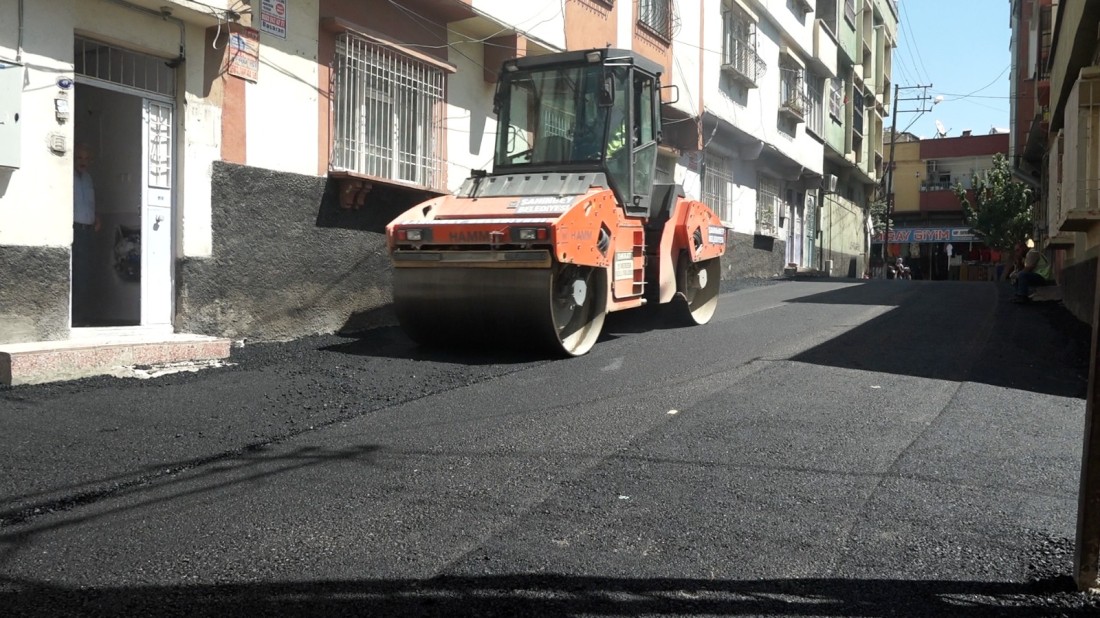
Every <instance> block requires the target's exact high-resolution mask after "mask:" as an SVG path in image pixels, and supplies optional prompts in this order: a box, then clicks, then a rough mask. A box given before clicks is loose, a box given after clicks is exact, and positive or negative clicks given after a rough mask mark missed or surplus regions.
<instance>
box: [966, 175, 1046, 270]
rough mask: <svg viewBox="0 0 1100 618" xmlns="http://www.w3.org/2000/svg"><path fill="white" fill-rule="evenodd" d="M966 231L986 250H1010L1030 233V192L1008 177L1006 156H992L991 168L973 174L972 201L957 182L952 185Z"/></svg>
mask: <svg viewBox="0 0 1100 618" xmlns="http://www.w3.org/2000/svg"><path fill="white" fill-rule="evenodd" d="M953 191H954V192H955V196H956V197H958V198H959V202H960V203H961V204H962V211H963V221H965V222H966V224H967V225H968V226H970V233H972V234H974V235H975V236H977V237H978V238H981V240H982V242H983V243H985V244H986V246H988V247H989V248H990V249H995V250H998V251H1004V252H1011V251H1012V250H1013V249H1015V248H1016V246H1017V245H1018V244H1019V243H1023V242H1026V241H1027V238H1028V237H1029V236H1031V234H1032V228H1033V226H1034V223H1033V221H1032V207H1031V202H1032V193H1031V189H1029V188H1028V186H1027V185H1025V184H1024V183H1022V182H1019V181H1017V180H1015V179H1014V178H1013V176H1012V168H1011V167H1009V165H1008V157H1006V156H1005V155H1003V154H1001V153H998V154H995V155H993V167H992V168H990V169H989V170H988V171H986V172H983V173H981V174H975V175H974V190H973V198H974V202H973V203H971V202H970V195H969V194H968V192H967V190H966V189H964V188H963V187H962V185H961V184H958V183H956V184H955V187H954V188H953Z"/></svg>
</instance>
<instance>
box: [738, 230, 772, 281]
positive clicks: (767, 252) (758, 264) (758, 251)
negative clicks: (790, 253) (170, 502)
mask: <svg viewBox="0 0 1100 618" xmlns="http://www.w3.org/2000/svg"><path fill="white" fill-rule="evenodd" d="M786 252H787V243H786V241H783V240H778V239H775V238H772V237H770V236H753V235H750V234H741V233H739V232H734V231H728V232H727V233H726V254H725V255H724V256H723V257H722V278H723V279H746V278H753V279H759V278H768V277H774V276H776V275H781V274H783V267H784V266H785V265H786V255H787V253H786Z"/></svg>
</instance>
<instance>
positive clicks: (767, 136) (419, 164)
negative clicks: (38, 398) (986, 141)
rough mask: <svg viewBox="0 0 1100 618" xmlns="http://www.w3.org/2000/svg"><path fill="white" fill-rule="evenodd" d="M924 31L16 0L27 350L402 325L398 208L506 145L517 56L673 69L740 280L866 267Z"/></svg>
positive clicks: (12, 315) (874, 17)
mask: <svg viewBox="0 0 1100 618" xmlns="http://www.w3.org/2000/svg"><path fill="white" fill-rule="evenodd" d="M896 24H897V11H896V6H894V3H893V2H892V1H890V0H858V1H856V0H818V1H817V2H813V1H809V0H794V1H791V0H703V1H702V2H699V3H684V2H673V1H672V0H634V1H619V2H612V1H610V0H565V1H564V2H562V3H540V4H537V5H534V4H524V3H515V2H505V1H502V0H401V1H400V2H398V1H396V0H295V1H293V2H291V1H286V0H262V1H261V0H253V1H251V2H248V3H242V2H239V1H235V0H233V1H231V0H206V1H204V2H201V3H199V2H192V1H191V0H155V1H154V0H55V1H51V2H29V1H26V0H0V79H2V80H3V82H2V83H0V86H3V87H0V92H2V93H3V94H0V104H2V106H0V132H2V133H0V145H2V146H0V343H10V342H23V341H40V340H57V339H65V338H68V337H70V336H72V335H73V333H74V332H75V331H76V330H78V329H82V328H116V329H128V332H130V331H132V332H138V333H141V332H148V333H155V332H172V331H175V332H192V333H200V334H211V335H219V336H226V337H232V338H235V339H255V340H278V339H288V338H293V337H299V336H303V335H309V334H314V333H325V332H334V331H339V330H341V329H358V328H362V327H369V326H371V325H376V324H383V323H388V322H390V321H391V319H392V318H391V314H390V312H391V309H390V291H389V290H390V264H389V259H388V256H387V253H386V247H385V238H384V233H383V232H384V226H385V224H386V223H388V222H389V221H390V220H391V219H392V218H393V217H394V216H396V215H397V214H398V213H400V212H402V211H403V210H405V209H407V208H409V207H411V206H412V205H414V204H416V203H417V202H419V201H421V200H423V199H425V198H426V197H429V196H432V195H437V194H440V193H444V192H448V191H451V190H454V189H455V188H457V186H458V185H459V184H460V183H461V182H462V180H463V179H465V178H466V177H467V176H468V175H469V174H470V172H471V170H477V169H483V168H485V167H487V166H488V165H490V163H491V160H492V149H493V143H494V135H495V132H496V122H495V119H494V117H493V115H492V113H491V109H492V98H493V92H494V88H495V81H496V73H497V70H498V67H499V66H500V64H501V62H502V61H503V60H505V59H507V58H511V57H516V56H523V55H533V54H543V53H548V52H553V51H557V50H565V49H584V48H593V47H607V46H612V47H618V48H626V49H632V50H634V51H637V52H638V53H640V54H642V55H644V56H646V57H648V58H650V59H652V60H654V61H655V62H657V63H659V64H660V65H661V66H663V67H664V69H665V74H664V75H663V76H662V81H663V82H664V83H665V84H666V85H668V86H672V87H670V88H668V89H667V90H666V94H667V96H666V97H665V100H666V102H667V105H666V106H665V110H664V115H665V117H664V121H665V122H664V130H663V144H662V147H661V152H660V160H659V176H660V179H661V180H672V179H674V180H676V181H677V182H680V183H681V184H682V185H683V186H684V187H685V190H686V191H687V193H688V194H689V195H691V196H693V197H702V198H705V199H706V200H708V201H709V202H710V203H711V205H712V206H713V207H714V208H715V210H716V211H718V212H719V213H720V215H721V216H722V218H723V221H725V222H726V224H727V225H728V227H729V229H730V230H732V234H731V239H732V242H731V243H730V248H729V250H728V251H729V254H728V255H727V259H725V260H724V262H725V264H726V269H727V271H726V273H725V276H727V277H745V276H757V277H768V276H773V275H776V274H779V273H781V272H783V270H784V269H786V268H792V267H793V268H800V267H801V268H809V267H816V268H822V267H826V269H827V270H828V271H829V272H830V274H839V275H852V276H858V274H860V273H861V272H862V271H863V268H864V262H865V260H866V256H867V250H868V243H869V240H868V235H867V219H868V216H867V204H868V201H869V199H870V198H871V196H872V194H873V191H874V187H875V183H876V182H877V179H878V177H879V175H880V173H881V159H882V155H881V152H882V144H881V138H882V124H883V122H882V121H883V114H884V110H887V109H888V108H889V99H888V96H889V90H890V88H889V85H890V77H889V74H890V49H891V48H892V47H893V41H894V31H895V29H896ZM80 152H88V153H90V155H91V158H92V163H91V165H90V169H89V174H90V177H91V179H92V180H91V181H90V182H91V183H92V184H91V186H92V187H94V192H93V193H94V197H95V199H94V203H95V220H94V223H89V224H88V225H87V226H83V225H82V224H80V223H81V222H80V221H77V218H78V215H76V213H77V212H78V211H79V212H82V209H84V208H85V206H84V205H81V204H84V202H85V201H86V199H87V196H88V194H89V192H88V191H87V190H86V189H85V188H84V187H85V185H84V184H82V183H83V182H85V181H83V180H80V179H81V178H84V176H83V174H82V173H81V174H77V173H74V166H75V165H76V164H77V163H78V161H80V160H81V159H82V156H81V155H80V154H79V153H80ZM92 228H94V231H91V230H92ZM86 231H87V234H84V232H86ZM81 237H86V238H88V239H90V240H88V241H87V243H86V244H81V242H82V241H81V240H80V238H81ZM74 242H76V243H77V244H78V245H80V249H79V250H77V245H74ZM87 287H91V288H92V289H93V290H94V293H93V294H92V295H91V296H86V295H87V294H88V293H87V292H85V291H82V290H83V289H84V288H87ZM77 314H80V317H79V319H78V318H77Z"/></svg>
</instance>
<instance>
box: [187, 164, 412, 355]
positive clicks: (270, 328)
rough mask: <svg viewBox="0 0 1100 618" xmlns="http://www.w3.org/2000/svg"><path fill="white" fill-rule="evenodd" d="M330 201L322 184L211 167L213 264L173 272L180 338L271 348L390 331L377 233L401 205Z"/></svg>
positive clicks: (331, 193) (386, 271) (382, 247)
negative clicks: (351, 205)
mask: <svg viewBox="0 0 1100 618" xmlns="http://www.w3.org/2000/svg"><path fill="white" fill-rule="evenodd" d="M336 197H337V195H336V187H335V184H334V183H332V182H331V181H329V180H328V179H326V178H317V177H314V176H303V175H298V174H287V173H284V172H275V171H272V170H265V169H259V168H253V167H246V166H240V165H233V164H228V163H220V162H219V163H215V164H214V170H213V179H212V186H211V202H212V208H213V213H212V214H213V230H214V232H213V234H214V236H213V245H214V246H213V255H212V257H210V258H206V259H184V260H181V261H180V262H179V263H178V265H177V282H178V285H177V291H178V297H177V302H176V327H177V329H178V330H180V331H183V332H192V333H202V334H209V335H216V336H222V337H231V338H234V339H252V340H267V341H270V340H285V339H293V338H296V337H302V336H306V335H312V334H317V333H331V332H339V331H342V330H359V329H362V328H367V327H370V326H375V325H379V324H386V323H394V322H395V320H394V318H393V316H392V314H391V309H390V305H391V300H392V296H391V292H390V280H391V267H390V260H389V256H388V254H387V252H386V239H385V235H384V229H385V224H386V223H387V222H388V221H390V220H391V219H392V218H393V217H396V216H397V215H398V214H400V212H402V211H403V210H404V209H405V207H406V206H407V204H406V203H398V202H399V201H398V200H386V199H380V200H374V201H370V200H368V202H367V204H366V205H365V206H364V207H363V208H362V209H361V210H355V211H349V210H342V209H340V208H339V206H338V205H337V199H336Z"/></svg>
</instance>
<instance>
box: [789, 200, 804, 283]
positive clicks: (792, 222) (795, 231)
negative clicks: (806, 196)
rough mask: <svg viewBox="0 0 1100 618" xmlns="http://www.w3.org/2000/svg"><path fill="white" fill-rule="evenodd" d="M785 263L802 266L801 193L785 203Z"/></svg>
mask: <svg viewBox="0 0 1100 618" xmlns="http://www.w3.org/2000/svg"><path fill="white" fill-rule="evenodd" d="M787 209H788V210H787V212H788V213H789V214H788V217H787V226H788V227H787V263H788V264H794V265H796V266H802V213H803V210H802V194H801V193H796V194H795V196H794V199H793V200H791V201H790V203H789V204H787Z"/></svg>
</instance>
